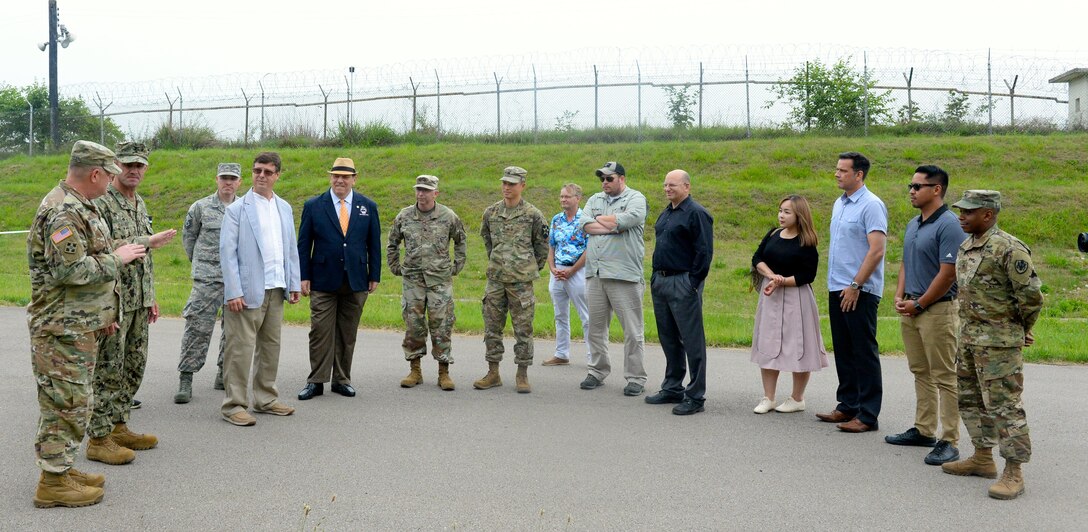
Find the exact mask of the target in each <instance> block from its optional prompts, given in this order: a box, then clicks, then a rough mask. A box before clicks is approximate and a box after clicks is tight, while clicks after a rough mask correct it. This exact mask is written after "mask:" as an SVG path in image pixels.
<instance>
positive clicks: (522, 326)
mask: <svg viewBox="0 0 1088 532" xmlns="http://www.w3.org/2000/svg"><path fill="white" fill-rule="evenodd" d="M511 169H513V172H512V173H511ZM519 171H520V177H521V179H522V181H524V178H525V170H522V169H520V168H518V167H510V168H507V172H506V174H507V176H509V175H515V176H516V175H517V174H518V172H519ZM507 176H504V177H503V179H504V180H506V179H507V178H508V177H507ZM480 236H482V237H483V239H484V248H485V249H486V250H487V257H488V262H487V286H486V288H485V289H484V299H483V315H484V346H485V353H484V358H485V359H487V361H488V362H500V361H501V360H502V354H503V345H502V331H503V328H504V327H505V326H506V313H507V310H509V312H510V321H511V323H512V324H513V328H514V338H515V340H516V343H515V344H514V363H515V364H517V365H518V366H531V365H532V364H533V315H534V313H535V311H536V296H535V295H534V294H533V281H535V280H536V279H538V278H539V277H540V273H539V272H540V270H542V269H543V268H544V266H545V265H546V264H547V262H548V221H547V220H545V219H544V215H543V214H541V212H540V210H539V209H537V208H536V207H534V206H533V205H532V204H530V203H529V202H527V201H525V200H524V199H522V200H521V203H519V204H517V205H516V206H514V207H507V206H506V205H505V204H504V203H503V201H501V200H500V201H498V202H496V203H495V204H493V205H491V206H490V207H488V208H487V209H486V210H484V216H483V224H482V225H481V227H480Z"/></svg>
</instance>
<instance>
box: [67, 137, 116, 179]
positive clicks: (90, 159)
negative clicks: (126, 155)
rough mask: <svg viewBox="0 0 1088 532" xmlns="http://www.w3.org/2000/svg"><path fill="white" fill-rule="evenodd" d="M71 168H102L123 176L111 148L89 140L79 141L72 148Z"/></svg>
mask: <svg viewBox="0 0 1088 532" xmlns="http://www.w3.org/2000/svg"><path fill="white" fill-rule="evenodd" d="M69 165H71V166H101V167H102V168H105V169H106V171H107V172H109V173H111V174H113V175H120V174H121V167H120V166H117V155H116V154H114V153H113V151H111V150H110V149H109V148H107V147H105V146H103V145H101V144H98V143H97V142H91V141H89V140H77V141H76V143H75V144H74V145H73V146H72V156H71V160H70V161H69Z"/></svg>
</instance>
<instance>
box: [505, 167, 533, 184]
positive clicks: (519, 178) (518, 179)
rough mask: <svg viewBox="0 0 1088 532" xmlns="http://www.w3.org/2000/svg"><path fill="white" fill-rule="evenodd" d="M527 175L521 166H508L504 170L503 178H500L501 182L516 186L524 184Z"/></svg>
mask: <svg viewBox="0 0 1088 532" xmlns="http://www.w3.org/2000/svg"><path fill="white" fill-rule="evenodd" d="M526 173H528V172H526V171H525V169H524V168H522V167H520V166H507V167H506V168H504V169H503V171H502V177H501V178H500V180H501V181H506V182H507V183H513V184H515V185H516V184H518V183H524V182H525V174H526Z"/></svg>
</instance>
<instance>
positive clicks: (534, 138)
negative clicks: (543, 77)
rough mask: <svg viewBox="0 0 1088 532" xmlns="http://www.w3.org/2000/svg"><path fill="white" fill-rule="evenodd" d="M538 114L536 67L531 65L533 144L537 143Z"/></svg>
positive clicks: (538, 139)
mask: <svg viewBox="0 0 1088 532" xmlns="http://www.w3.org/2000/svg"><path fill="white" fill-rule="evenodd" d="M539 126H540V122H539V114H538V113H537V105H536V65H535V64H534V65H533V142H539V141H540V136H539V131H538V130H539Z"/></svg>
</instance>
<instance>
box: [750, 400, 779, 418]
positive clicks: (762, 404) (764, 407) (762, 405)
mask: <svg viewBox="0 0 1088 532" xmlns="http://www.w3.org/2000/svg"><path fill="white" fill-rule="evenodd" d="M774 409H775V408H774V401H772V400H770V399H767V398H766V397H764V398H763V399H760V400H759V404H758V405H756V407H755V408H754V409H752V412H755V413H757V414H766V413H767V412H770V411H771V410H774Z"/></svg>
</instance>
